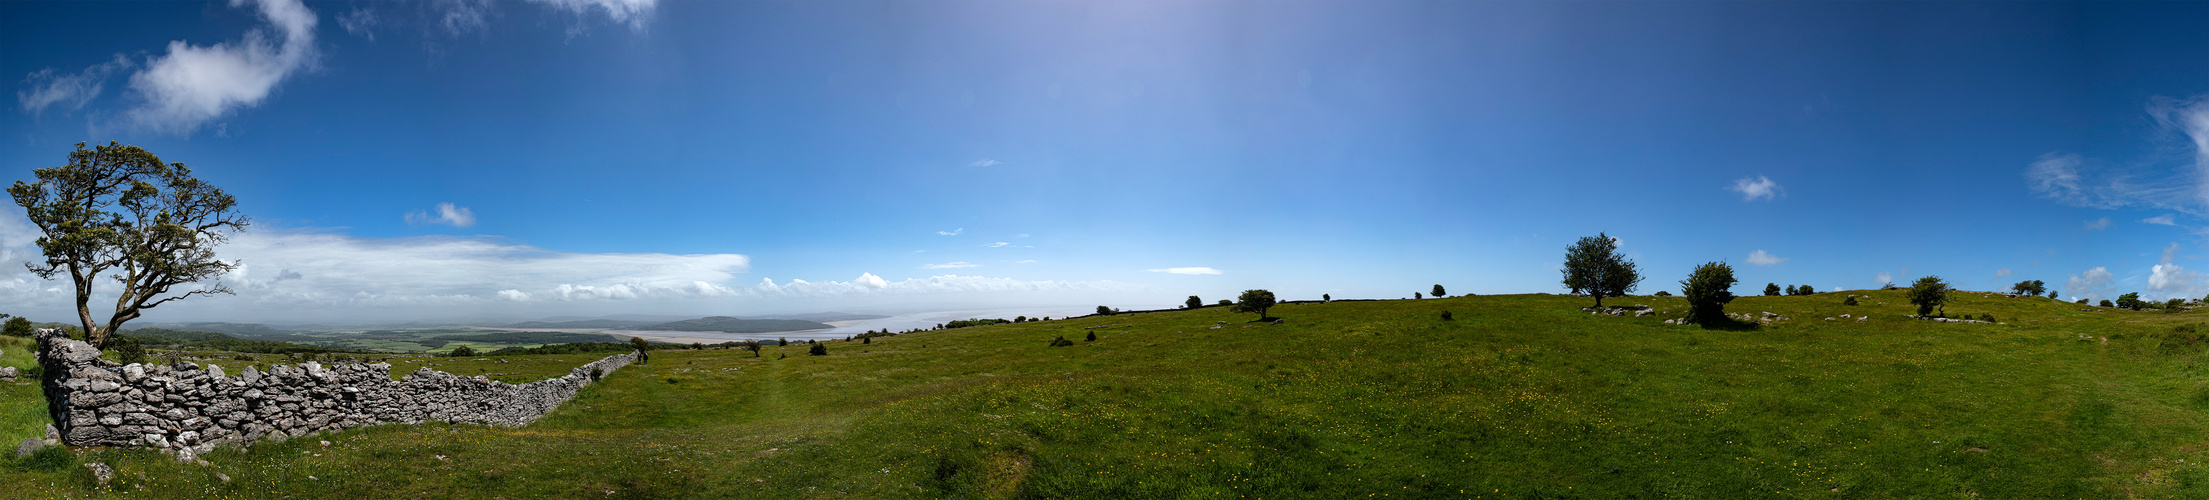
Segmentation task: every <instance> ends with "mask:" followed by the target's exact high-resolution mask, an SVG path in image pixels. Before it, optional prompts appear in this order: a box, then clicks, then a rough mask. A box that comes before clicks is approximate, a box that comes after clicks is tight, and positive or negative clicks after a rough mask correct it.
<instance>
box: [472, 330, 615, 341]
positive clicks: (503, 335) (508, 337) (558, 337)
mask: <svg viewBox="0 0 2209 500" xmlns="http://www.w3.org/2000/svg"><path fill="white" fill-rule="evenodd" d="M433 340H443V341H447V342H489V343H494V344H566V343H573V342H616V341H619V340H620V339H616V338H614V337H613V336H612V335H606V334H603V333H568V332H495V333H485V334H480V335H441V336H438V337H436V338H434V339H433Z"/></svg>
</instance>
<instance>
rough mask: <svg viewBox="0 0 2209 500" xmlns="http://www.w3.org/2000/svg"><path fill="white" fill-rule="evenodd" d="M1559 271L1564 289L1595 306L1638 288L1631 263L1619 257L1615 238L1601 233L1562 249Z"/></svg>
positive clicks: (1637, 276)
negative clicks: (1585, 297) (1590, 299)
mask: <svg viewBox="0 0 2209 500" xmlns="http://www.w3.org/2000/svg"><path fill="white" fill-rule="evenodd" d="M1563 272H1564V273H1565V288H1569V289H1572V293H1585V294H1588V295H1589V296H1592V297H1595V305H1596V307H1603V298H1604V297H1618V296H1623V295H1626V294H1627V293H1630V292H1633V291H1634V288H1635V287H1637V286H1640V285H1641V272H1640V271H1639V270H1637V269H1636V268H1635V267H1634V262H1633V261H1630V260H1626V257H1625V256H1623V255H1619V253H1618V239H1617V238H1612V237H1610V235H1606V234H1603V233H1596V235H1595V236H1589V237H1585V238H1580V241H1579V242H1577V243H1573V244H1572V246H1569V247H1565V268H1564V270H1563Z"/></svg>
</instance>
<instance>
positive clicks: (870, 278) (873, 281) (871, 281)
mask: <svg viewBox="0 0 2209 500" xmlns="http://www.w3.org/2000/svg"><path fill="white" fill-rule="evenodd" d="M851 282H852V283H853V284H856V285H859V286H863V287H867V288H872V289H876V290H881V289H884V288H889V287H890V282H888V281H883V280H882V277H881V276H875V275H874V273H859V277H858V278H855V279H853V280H851Z"/></svg>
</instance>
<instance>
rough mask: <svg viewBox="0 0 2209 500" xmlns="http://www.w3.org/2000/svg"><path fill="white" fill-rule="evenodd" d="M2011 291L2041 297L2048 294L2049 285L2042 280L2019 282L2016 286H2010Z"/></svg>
mask: <svg viewBox="0 0 2209 500" xmlns="http://www.w3.org/2000/svg"><path fill="white" fill-rule="evenodd" d="M2010 291H2012V292H2017V293H2019V294H2023V295H2040V294H2043V293H2048V284H2047V283H2042V282H2041V281H2040V280H2025V281H2019V282H2017V284H2015V285H2010Z"/></svg>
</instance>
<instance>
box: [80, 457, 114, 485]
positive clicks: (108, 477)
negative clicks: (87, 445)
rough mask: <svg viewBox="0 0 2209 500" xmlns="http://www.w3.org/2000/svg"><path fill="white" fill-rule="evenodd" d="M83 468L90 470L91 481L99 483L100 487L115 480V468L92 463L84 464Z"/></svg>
mask: <svg viewBox="0 0 2209 500" xmlns="http://www.w3.org/2000/svg"><path fill="white" fill-rule="evenodd" d="M84 468H86V469H92V479H93V480H95V481H99V483H100V485H101V486H106V485H107V482H108V481H113V480H115V468H114V467H108V466H107V464H103V463H99V462H92V463H89V464H84Z"/></svg>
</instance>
